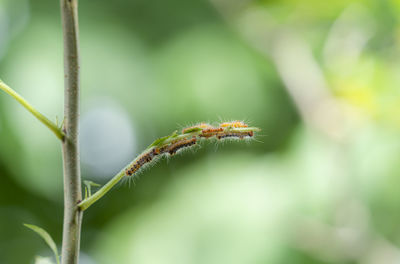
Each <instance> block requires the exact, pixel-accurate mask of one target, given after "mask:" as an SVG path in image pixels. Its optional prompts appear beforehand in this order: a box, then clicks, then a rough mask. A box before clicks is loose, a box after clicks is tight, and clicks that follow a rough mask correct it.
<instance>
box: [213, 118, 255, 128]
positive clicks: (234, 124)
mask: <svg viewBox="0 0 400 264" xmlns="http://www.w3.org/2000/svg"><path fill="white" fill-rule="evenodd" d="M219 126H220V127H235V128H239V127H248V125H247V124H246V123H244V122H242V121H238V120H237V121H232V122H224V123H221V124H220V125H219Z"/></svg>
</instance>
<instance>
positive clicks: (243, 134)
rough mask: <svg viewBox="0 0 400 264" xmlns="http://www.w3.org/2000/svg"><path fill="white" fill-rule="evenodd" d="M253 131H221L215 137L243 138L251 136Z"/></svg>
mask: <svg viewBox="0 0 400 264" xmlns="http://www.w3.org/2000/svg"><path fill="white" fill-rule="evenodd" d="M253 136H254V133H253V131H247V132H223V133H218V134H217V138H218V139H223V138H239V139H244V138H245V137H253Z"/></svg>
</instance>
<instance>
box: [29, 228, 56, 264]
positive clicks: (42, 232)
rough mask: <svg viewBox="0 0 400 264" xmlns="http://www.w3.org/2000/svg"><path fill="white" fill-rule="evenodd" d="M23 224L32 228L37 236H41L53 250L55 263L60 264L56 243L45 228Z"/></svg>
mask: <svg viewBox="0 0 400 264" xmlns="http://www.w3.org/2000/svg"><path fill="white" fill-rule="evenodd" d="M24 226H26V227H27V228H29V229H31V230H33V231H34V232H36V233H37V234H38V235H39V236H41V237H42V238H43V240H44V241H45V242H46V243H47V245H48V246H49V247H50V248H51V250H52V251H53V253H54V256H55V257H56V261H57V264H60V257H59V255H58V250H57V246H56V243H54V240H53V239H52V238H51V236H50V235H49V233H47V232H46V230H44V229H43V228H40V227H38V226H35V225H30V224H24ZM42 259H43V258H42Z"/></svg>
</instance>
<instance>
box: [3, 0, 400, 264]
mask: <svg viewBox="0 0 400 264" xmlns="http://www.w3.org/2000/svg"><path fill="white" fill-rule="evenodd" d="M79 4H80V7H79V14H80V18H79V20H80V43H81V64H82V66H81V69H82V80H81V83H82V93H81V94H82V96H81V102H82V107H81V159H82V177H83V179H90V180H93V181H95V182H99V183H105V182H106V181H107V179H109V178H111V177H112V176H113V175H114V174H115V173H116V172H118V171H119V170H120V169H121V168H122V167H123V166H125V165H126V164H127V163H128V162H129V161H130V160H132V159H133V158H134V157H135V155H137V154H138V153H140V152H141V151H142V150H143V149H144V148H145V147H146V146H147V145H148V144H150V143H151V142H152V141H153V140H154V139H155V138H157V137H160V136H164V135H167V134H169V133H171V132H172V131H173V130H175V129H180V128H182V127H184V126H186V125H191V124H194V123H196V122H200V121H209V122H218V121H220V120H223V121H227V120H237V119H239V120H245V121H246V122H248V123H250V124H251V125H253V126H259V127H261V128H262V130H263V131H262V133H261V134H259V135H258V136H257V137H256V140H254V141H250V142H248V143H247V144H246V143H243V142H234V143H229V144H225V143H224V144H218V145H217V144H216V143H215V142H208V143H205V144H203V145H202V146H201V147H196V149H195V150H194V151H193V152H190V151H189V152H188V153H186V154H185V155H178V156H177V157H174V158H171V159H169V160H165V159H164V160H162V161H160V162H159V163H158V164H157V165H156V166H154V167H153V168H151V170H146V171H144V172H143V173H141V175H140V176H139V178H138V179H136V180H135V181H134V183H132V182H131V183H129V182H124V183H122V184H119V185H118V186H117V187H116V188H114V189H113V190H112V191H111V192H110V193H109V194H107V196H106V197H105V198H103V199H102V200H100V201H99V202H98V203H96V204H95V205H94V206H92V207H91V208H90V209H89V210H88V211H87V212H85V214H84V218H83V219H84V220H83V228H82V230H83V231H82V242H81V248H82V254H81V263H82V264H93V263H98V264H111V263H135V264H144V263H146V264H168V263H171V264H172V263H174V264H180V263H182V264H189V263H193V264H203V263H207V264H213V263H218V264H220V263H229V264H236V263H237V264H243V263H246V264H261V263H365V264H375V263H385V264H387V263H388V264H391V263H400V248H399V247H400V224H399V223H400V191H399V190H400V188H399V187H400V177H399V176H400V175H399V173H400V141H399V136H400V89H399V85H400V63H399V59H400V20H399V19H400V1H398V0H360V1H346V0H332V1H321V0H303V1H300V0H281V1H278V0H258V1H250V0H190V1H186V0H164V1H157V0H131V1H128V0H115V1H104V0H96V1H93V0H81V1H80V3H79ZM59 13H60V12H59V3H58V1H53V0H41V1H37V0H36V1H28V0H0V78H2V79H3V81H5V82H6V83H8V84H9V85H10V86H11V87H13V88H14V89H15V90H16V91H18V92H19V93H20V94H22V95H23V96H24V97H25V98H26V99H27V100H28V101H30V102H31V103H32V104H33V105H34V106H36V107H37V108H38V109H39V110H40V111H41V112H42V113H44V114H45V115H46V116H48V117H50V118H51V119H52V120H55V119H56V116H57V117H58V119H59V120H61V119H62V116H63V62H62V60H63V55H62V32H61V25H60V24H61V23H60V14H59ZM61 167H62V161H61V148H60V145H59V142H58V140H57V139H56V137H54V135H53V134H52V133H51V132H49V131H48V130H47V129H46V128H45V127H44V126H43V125H42V124H40V123H39V122H38V121H37V120H35V119H34V118H33V117H32V116H31V115H30V114H29V113H28V112H27V111H26V110H25V109H23V108H22V107H21V106H20V105H18V104H17V103H16V102H15V101H14V100H12V99H11V98H10V97H9V96H7V95H6V94H5V93H0V179H1V183H0V263H7V264H8V263H11V264H13V263H16V264H20V263H33V262H34V258H35V256H36V255H41V256H51V252H50V250H49V249H48V248H47V246H46V245H45V243H44V242H43V241H42V240H41V239H40V238H39V237H38V236H37V235H36V234H34V233H33V232H31V231H29V230H28V229H26V228H24V227H23V226H22V223H31V224H35V225H38V226H41V227H43V228H45V229H46V230H47V231H48V232H49V233H50V234H51V235H52V236H53V237H54V239H55V241H56V243H57V244H58V245H59V246H60V244H61V237H62V233H61V232H62V215H63V208H62V206H63V194H62V168H61Z"/></svg>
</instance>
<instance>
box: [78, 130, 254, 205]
mask: <svg viewBox="0 0 400 264" xmlns="http://www.w3.org/2000/svg"><path fill="white" fill-rule="evenodd" d="M226 131H231V132H250V131H252V132H259V131H261V129H259V128H258V127H240V128H226ZM201 133H202V132H201V131H194V132H191V133H185V134H180V135H177V134H173V135H171V136H170V137H167V138H166V139H165V140H164V141H162V142H160V143H159V144H158V145H157V146H158V147H163V146H166V145H168V144H170V143H172V142H174V141H177V140H181V139H184V138H191V137H197V136H199V135H200V134H201ZM153 144H154V143H153ZM153 144H151V145H150V146H149V147H147V148H146V149H145V150H144V151H143V152H142V153H141V154H139V155H138V156H137V157H136V158H135V159H134V160H133V161H132V162H131V163H129V164H128V165H127V166H125V168H123V169H122V170H121V171H120V172H118V173H117V174H116V175H115V176H114V177H113V178H112V179H111V180H110V181H108V182H107V183H106V184H105V185H103V187H101V188H100V189H99V190H98V191H97V192H95V193H94V194H93V195H92V196H89V197H87V198H85V199H84V200H83V201H82V202H80V203H79V204H78V207H79V209H80V210H81V211H85V210H86V209H88V208H89V207H90V206H91V205H92V204H94V203H95V202H97V201H98V200H99V199H100V198H102V197H103V196H104V195H105V194H106V193H108V192H109V191H110V190H111V189H112V187H114V186H115V185H116V184H117V183H118V182H119V181H121V180H122V179H123V178H124V176H126V174H125V169H126V168H127V167H129V166H130V165H131V164H132V163H135V162H136V161H137V160H138V159H139V158H140V157H141V155H142V154H143V153H145V152H147V151H148V150H149V149H151V148H152V147H153Z"/></svg>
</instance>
